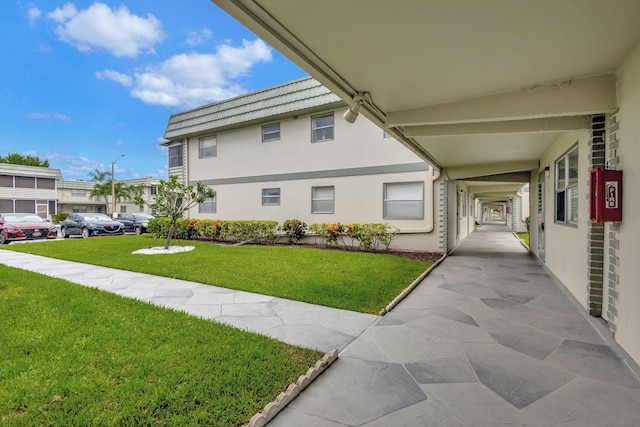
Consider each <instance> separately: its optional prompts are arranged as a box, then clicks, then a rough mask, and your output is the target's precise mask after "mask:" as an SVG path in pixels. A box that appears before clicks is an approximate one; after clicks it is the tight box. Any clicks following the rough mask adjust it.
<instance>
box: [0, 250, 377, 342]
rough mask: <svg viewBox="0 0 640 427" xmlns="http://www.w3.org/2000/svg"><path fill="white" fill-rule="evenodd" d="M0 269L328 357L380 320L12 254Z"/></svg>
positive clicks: (2, 254) (0, 258) (5, 254)
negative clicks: (186, 315) (109, 294)
mask: <svg viewBox="0 0 640 427" xmlns="http://www.w3.org/2000/svg"><path fill="white" fill-rule="evenodd" d="M34 244H41V243H34ZM140 256H145V255H140ZM146 256H151V255H146ZM155 256H165V255H155ZM0 264H5V265H8V266H12V267H17V268H21V269H23V270H30V271H33V272H37V273H41V274H46V275H48V276H52V277H57V278H60V279H64V280H68V281H69V282H73V283H77V284H80V285H84V286H88V287H92V288H98V289H102V290H104V291H108V292H113V293H116V294H119V295H122V296H125V297H131V298H137V299H139V300H142V301H148V302H151V303H154V304H157V305H160V306H163V307H169V308H173V309H177V310H181V311H185V312H187V313H189V314H193V315H194V316H198V317H202V318H205V319H213V320H217V321H220V322H224V323H227V324H230V325H233V326H236V327H238V328H241V329H246V330H250V331H254V332H258V333H261V334H263V335H268V336H270V337H273V338H276V339H278V340H281V341H284V342H286V343H289V344H293V345H298V346H301V347H305V348H311V349H315V350H320V351H322V352H325V353H327V352H329V351H330V350H332V349H334V348H336V349H338V350H342V349H344V348H345V347H346V346H347V345H348V344H349V343H351V342H352V341H353V340H354V339H355V337H357V336H358V335H360V334H361V333H362V332H363V331H364V330H365V329H366V328H368V327H369V326H370V325H371V324H372V323H373V322H374V321H375V320H376V319H378V317H377V316H374V315H370V314H362V313H355V312H352V311H347V310H339V309H335V308H329V307H323V306H318V305H313V304H306V303H303V302H298V301H291V300H287V299H283V298H275V297H270V296H265V295H259V294H253V293H249V292H242V291H235V290H231V289H226V288H219V287H216V286H209V285H202V284H199V283H193V282H187V281H184V280H177V279H170V278H166V277H159V276H153V275H150V274H141V273H133V272H130V271H124V270H117V269H113V268H105V267H98V266H93V265H88V264H81V263H77V262H70V261H61V260H57V259H53V258H46V257H41V256H37V255H29V254H23V253H19V252H12V251H6V250H3V251H0Z"/></svg>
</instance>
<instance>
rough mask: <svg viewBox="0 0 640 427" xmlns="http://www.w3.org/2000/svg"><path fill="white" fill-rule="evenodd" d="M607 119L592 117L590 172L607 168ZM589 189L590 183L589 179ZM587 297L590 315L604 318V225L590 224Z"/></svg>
mask: <svg viewBox="0 0 640 427" xmlns="http://www.w3.org/2000/svg"><path fill="white" fill-rule="evenodd" d="M606 120H607V118H606V116H605V115H604V114H595V115H593V116H592V117H591V131H590V135H589V171H590V170H591V169H593V168H603V169H604V167H605V154H606V132H607V121H606ZM588 176H589V174H587V177H588ZM587 188H590V187H589V181H588V178H587ZM587 202H588V200H587ZM587 240H588V244H587V269H588V272H587V295H588V297H587V298H588V301H587V304H588V307H589V314H591V315H592V316H602V306H603V304H602V297H603V285H604V224H602V223H600V224H593V223H591V222H589V231H588V234H587Z"/></svg>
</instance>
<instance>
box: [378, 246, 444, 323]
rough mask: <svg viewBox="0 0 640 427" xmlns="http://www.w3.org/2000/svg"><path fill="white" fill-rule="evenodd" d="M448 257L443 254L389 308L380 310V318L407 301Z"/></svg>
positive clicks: (388, 305) (393, 300)
mask: <svg viewBox="0 0 640 427" xmlns="http://www.w3.org/2000/svg"><path fill="white" fill-rule="evenodd" d="M446 257H447V254H446V253H444V254H442V256H441V257H440V259H438V260H437V261H436V262H434V263H433V264H431V265H430V266H429V268H427V269H426V270H425V271H424V272H423V273H422V274H421V275H420V276H418V277H416V279H415V280H414V281H413V282H411V284H409V286H407V287H406V288H404V290H403V291H402V292H400V293H399V294H398V295H397V296H396V297H395V298H394V299H392V300H391V302H390V303H389V304H387V306H386V307H385V308H383V309H382V310H380V313H378V315H379V316H384V315H385V314H387V313H388V312H390V311H391V310H393V308H394V307H395V306H397V305H398V304H400V302H401V301H402V300H403V299H405V298H406V297H407V295H409V294H410V293H411V291H413V290H414V289H415V287H416V286H418V285H419V284H420V282H422V280H423V279H424V278H425V277H427V276H428V275H429V274H431V272H432V271H433V270H434V269H435V268H436V267H437V266H439V265H440V263H441V262H442V261H444V259H445V258H446Z"/></svg>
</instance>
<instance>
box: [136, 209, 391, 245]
mask: <svg viewBox="0 0 640 427" xmlns="http://www.w3.org/2000/svg"><path fill="white" fill-rule="evenodd" d="M170 221H171V220H170V218H167V217H163V218H152V219H151V220H150V221H149V226H148V231H149V233H150V234H152V235H153V236H154V237H158V238H166V237H167V233H168V232H169V223H170ZM306 230H307V225H306V224H305V223H304V222H302V221H300V220H297V219H288V220H286V221H285V222H284V223H283V224H282V225H280V226H278V222H277V221H258V220H240V221H225V220H219V219H215V220H214V219H186V218H179V219H178V220H177V221H176V226H175V229H174V233H173V238H174V239H182V240H189V239H194V240H195V239H199V240H214V241H219V242H231V243H243V242H253V243H263V244H268V245H273V244H275V242H276V240H277V239H278V237H279V236H281V235H282V234H280V235H279V234H278V233H277V232H278V231H280V232H283V233H284V235H285V236H286V237H287V238H288V239H289V243H290V244H296V243H298V242H299V241H300V240H302V239H303V238H304V236H305V234H306ZM308 230H309V231H310V232H311V233H312V234H313V235H314V239H315V244H316V245H317V246H331V245H338V246H343V247H344V248H345V249H347V250H348V249H355V248H356V245H357V247H358V248H359V249H360V250H363V251H369V252H380V251H388V250H389V246H390V245H391V241H392V240H393V239H395V238H396V237H397V236H398V234H399V232H400V229H399V228H397V227H393V226H390V225H389V224H382V223H375V224H359V223H353V224H340V223H337V224H327V223H322V224H311V225H310V226H309V227H308Z"/></svg>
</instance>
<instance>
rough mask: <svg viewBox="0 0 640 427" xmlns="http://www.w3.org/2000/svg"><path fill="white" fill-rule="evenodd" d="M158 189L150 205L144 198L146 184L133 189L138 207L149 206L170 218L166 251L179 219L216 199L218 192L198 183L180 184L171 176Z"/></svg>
mask: <svg viewBox="0 0 640 427" xmlns="http://www.w3.org/2000/svg"><path fill="white" fill-rule="evenodd" d="M157 189H158V191H157V194H156V195H155V197H154V200H153V201H152V202H151V203H148V202H146V201H145V200H144V199H143V197H142V195H143V192H144V190H145V186H144V184H140V185H137V186H135V187H131V190H132V194H133V196H134V199H133V200H134V203H135V204H136V205H138V206H140V207H142V206H144V205H147V206H149V208H151V210H152V211H153V212H163V213H166V214H167V215H168V216H169V218H170V222H169V230H168V232H167V240H166V242H165V245H164V248H165V249H169V246H170V244H171V239H172V238H173V232H174V230H175V228H176V221H177V220H178V218H182V215H183V214H184V213H185V212H186V211H188V210H189V209H191V208H192V207H194V206H196V205H197V204H199V203H202V202H204V201H205V200H207V199H211V198H214V197H215V196H216V192H215V191H213V189H212V188H209V187H207V186H206V185H204V184H203V183H201V182H198V184H197V185H196V186H195V187H194V186H193V185H185V184H182V183H180V182H178V177H177V176H175V175H171V176H170V177H169V180H167V181H164V180H160V182H159V183H158V185H157Z"/></svg>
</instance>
